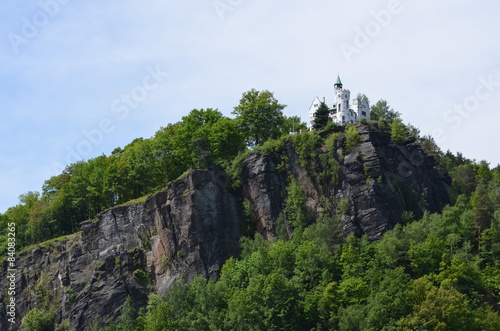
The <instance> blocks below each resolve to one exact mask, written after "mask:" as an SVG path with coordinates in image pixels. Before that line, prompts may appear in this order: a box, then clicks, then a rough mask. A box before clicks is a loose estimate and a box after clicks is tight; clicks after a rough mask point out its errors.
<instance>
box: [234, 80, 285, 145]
mask: <svg viewBox="0 0 500 331" xmlns="http://www.w3.org/2000/svg"><path fill="white" fill-rule="evenodd" d="M285 107H286V105H282V104H280V103H279V102H278V100H276V99H275V98H274V95H273V93H272V92H269V91H267V90H264V91H260V92H259V91H257V90H256V89H251V90H250V91H248V92H245V93H243V96H242V97H241V99H240V104H239V105H238V106H236V107H234V111H233V112H232V113H233V114H234V115H236V116H237V117H236V118H237V121H238V126H239V127H240V128H241V130H242V132H243V134H244V135H245V139H246V142H247V144H248V145H249V146H255V145H261V144H262V143H263V142H264V141H266V140H268V139H276V138H278V137H279V136H280V135H281V134H282V133H283V126H284V124H285V118H284V116H283V112H282V110H283V109H284V108H285Z"/></svg>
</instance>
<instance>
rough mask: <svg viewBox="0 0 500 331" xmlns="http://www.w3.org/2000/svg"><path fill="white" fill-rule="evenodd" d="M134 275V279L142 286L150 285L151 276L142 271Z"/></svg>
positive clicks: (139, 270) (136, 271)
mask: <svg viewBox="0 0 500 331" xmlns="http://www.w3.org/2000/svg"><path fill="white" fill-rule="evenodd" d="M132 275H133V276H134V279H135V280H136V281H138V282H139V283H141V284H147V283H149V274H148V273H147V272H146V271H144V270H142V269H137V270H134V272H133V273H132Z"/></svg>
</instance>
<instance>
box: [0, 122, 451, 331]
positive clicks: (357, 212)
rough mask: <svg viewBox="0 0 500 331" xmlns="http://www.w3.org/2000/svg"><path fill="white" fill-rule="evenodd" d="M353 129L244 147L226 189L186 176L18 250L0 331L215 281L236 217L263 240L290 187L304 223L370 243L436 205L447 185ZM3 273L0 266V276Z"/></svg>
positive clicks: (281, 215) (74, 321) (212, 177)
mask: <svg viewBox="0 0 500 331" xmlns="http://www.w3.org/2000/svg"><path fill="white" fill-rule="evenodd" d="M357 130H358V132H359V137H358V140H356V144H355V146H351V147H350V148H346V146H347V145H348V144H347V139H348V138H346V136H345V134H335V135H334V136H331V137H330V139H327V140H326V141H327V143H326V144H323V143H320V144H312V145H311V146H310V148H304V146H307V145H303V144H302V145H300V144H299V143H300V140H297V139H290V140H283V144H282V145H280V146H279V147H278V148H274V149H273V150H272V151H269V152H264V151H263V150H258V151H255V152H254V153H252V154H250V155H248V156H247V157H246V158H245V159H244V160H243V161H242V162H241V164H240V169H241V171H240V175H239V176H240V178H239V181H240V185H238V187H236V188H235V187H234V185H230V180H229V176H228V175H227V174H226V173H225V172H224V171H223V170H222V168H220V167H217V166H215V167H212V168H210V169H209V170H196V171H192V172H190V173H189V174H187V175H186V176H185V177H184V178H181V179H179V180H177V181H175V182H172V183H171V184H169V185H168V187H167V188H166V189H165V190H164V191H161V192H158V193H156V194H154V195H152V196H151V197H150V198H148V199H146V200H145V201H138V202H135V203H134V202H132V203H129V204H127V205H125V206H118V207H115V208H113V209H110V210H107V211H104V212H102V213H101V214H99V215H98V216H97V217H96V219H94V220H88V221H85V222H83V223H82V226H81V232H80V233H77V234H74V235H71V236H67V237H63V238H59V239H55V240H52V241H49V242H46V243H43V244H40V245H36V246H34V247H30V248H28V249H25V250H24V251H23V252H21V253H20V254H19V255H18V257H17V258H18V259H17V262H16V263H17V269H18V273H17V278H16V293H17V294H16V303H17V306H16V323H17V324H16V325H13V324H11V323H10V322H8V320H7V318H8V316H7V315H6V305H7V299H8V296H7V293H6V291H5V290H4V291H2V292H1V293H0V330H9V329H10V330H16V329H17V328H18V326H19V325H20V323H21V319H22V317H24V316H25V315H26V313H27V312H28V311H30V310H32V309H34V308H37V309H40V310H42V311H43V312H44V313H48V314H53V315H54V320H55V323H56V324H61V323H63V324H64V323H65V324H66V325H68V324H69V325H70V326H71V327H73V328H75V329H76V330H84V329H85V327H86V326H88V325H89V324H90V323H91V321H92V320H93V319H94V318H96V317H97V316H100V318H102V319H103V320H108V321H111V320H117V318H118V317H119V315H120V309H121V307H122V305H123V302H124V301H125V299H126V298H127V297H128V296H131V297H132V299H133V301H134V304H135V305H136V308H139V307H143V306H145V304H146V302H147V297H148V295H149V294H150V293H151V292H156V293H160V294H162V293H165V292H166V291H167V290H168V288H169V287H170V286H171V284H172V283H173V281H174V280H176V279H179V278H184V279H186V280H190V279H192V278H193V277H194V276H196V275H203V276H206V277H210V278H212V279H217V277H218V275H219V270H220V268H221V266H222V264H223V263H224V261H225V260H226V259H227V258H229V257H231V256H237V255H238V253H239V239H240V237H241V235H242V231H243V229H244V227H245V226H246V225H248V224H246V225H245V224H244V220H243V219H244V218H245V219H246V218H248V217H243V215H245V214H247V213H250V214H251V224H250V228H251V230H256V231H258V232H260V233H261V234H262V235H263V236H264V237H265V238H271V237H274V236H276V229H277V226H278V223H279V220H280V219H282V220H284V222H285V223H287V215H286V213H285V208H286V199H287V195H288V189H287V188H288V187H289V185H290V183H291V182H292V181H295V182H297V183H298V184H299V185H300V188H301V191H302V193H303V195H304V209H305V210H306V216H305V217H306V218H307V219H306V220H305V222H306V223H312V222H314V221H315V220H316V219H317V218H318V217H319V216H327V217H339V218H340V219H341V225H342V227H343V229H344V232H345V233H346V234H347V233H350V232H355V233H357V234H358V235H362V234H367V235H368V236H369V238H370V239H371V240H376V239H377V238H379V237H380V236H381V235H382V234H383V232H384V231H385V230H387V229H390V228H392V227H393V226H394V225H395V224H396V223H398V222H401V221H402V220H403V219H405V217H406V218H407V217H408V215H414V216H415V217H418V216H420V215H421V214H422V213H423V211H424V210H429V211H436V212H438V211H440V210H441V209H442V207H443V206H444V205H445V204H446V203H447V202H448V193H447V191H448V185H449V179H448V177H447V176H446V174H444V173H442V172H441V171H439V170H438V169H437V168H436V167H435V164H434V160H433V158H432V157H430V156H428V155H426V153H425V152H424V151H423V149H422V148H421V147H420V145H419V144H417V143H416V142H415V141H414V139H412V138H410V137H407V139H406V140H405V141H404V143H403V144H400V145H397V144H394V143H393V142H391V139H390V133H389V132H387V131H386V130H379V129H378V127H377V126H375V125H374V124H370V125H358V127H357ZM304 136H305V135H304ZM310 136H312V135H308V137H309V138H310ZM300 139H302V138H300ZM315 141H319V140H315ZM244 206H248V209H249V210H247V211H246V212H244V209H245V208H244ZM403 215H406V216H403ZM247 221H248V220H247ZM285 225H287V229H288V230H290V229H291V227H290V225H289V224H285ZM6 273H7V263H6V262H4V263H3V269H2V279H6V277H7V275H6Z"/></svg>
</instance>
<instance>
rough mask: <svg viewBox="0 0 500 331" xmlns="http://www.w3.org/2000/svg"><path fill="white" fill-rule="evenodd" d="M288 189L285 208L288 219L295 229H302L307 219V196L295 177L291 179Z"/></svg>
mask: <svg viewBox="0 0 500 331" xmlns="http://www.w3.org/2000/svg"><path fill="white" fill-rule="evenodd" d="M286 191H287V198H286V200H285V210H284V212H285V215H286V219H287V220H288V223H289V224H290V225H291V226H292V228H293V229H302V228H304V226H305V225H306V221H307V211H306V196H305V194H304V192H303V191H302V187H301V186H300V184H299V183H297V181H296V180H295V179H294V178H292V179H291V181H290V184H289V185H288V186H287V190H286Z"/></svg>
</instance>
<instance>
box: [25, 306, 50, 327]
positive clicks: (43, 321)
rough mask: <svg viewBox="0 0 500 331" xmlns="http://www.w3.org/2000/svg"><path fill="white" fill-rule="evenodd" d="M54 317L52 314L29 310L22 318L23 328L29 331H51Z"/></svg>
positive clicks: (35, 309)
mask: <svg viewBox="0 0 500 331" xmlns="http://www.w3.org/2000/svg"><path fill="white" fill-rule="evenodd" d="M54 317H55V314H54V313H45V312H44V311H41V310H39V309H37V308H34V309H31V310H30V311H28V313H27V314H26V315H25V316H24V318H23V328H24V329H26V330H29V331H52V330H54Z"/></svg>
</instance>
